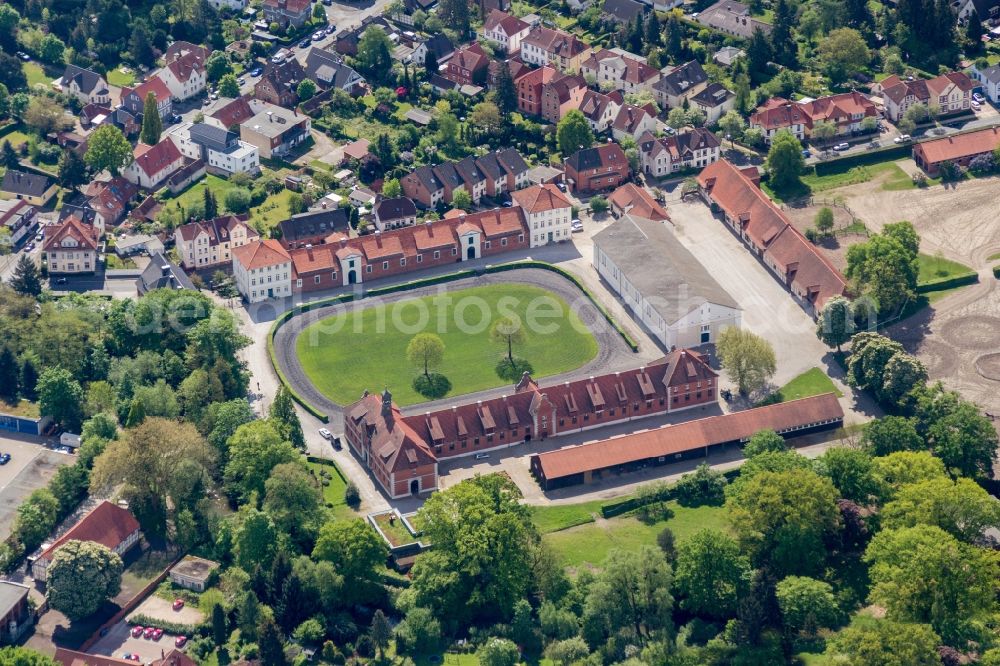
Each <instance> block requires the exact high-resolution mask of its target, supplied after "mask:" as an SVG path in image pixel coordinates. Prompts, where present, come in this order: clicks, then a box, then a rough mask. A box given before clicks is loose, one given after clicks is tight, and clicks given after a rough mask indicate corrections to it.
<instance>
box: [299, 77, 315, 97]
mask: <svg viewBox="0 0 1000 666" xmlns="http://www.w3.org/2000/svg"><path fill="white" fill-rule="evenodd" d="M295 94H296V95H298V97H299V101H300V102H305V101H306V100H310V99H312V98H313V96H315V95H316V84H315V83H314V82H313V80H312V79H302V80H301V81H299V85H298V86H296V88H295Z"/></svg>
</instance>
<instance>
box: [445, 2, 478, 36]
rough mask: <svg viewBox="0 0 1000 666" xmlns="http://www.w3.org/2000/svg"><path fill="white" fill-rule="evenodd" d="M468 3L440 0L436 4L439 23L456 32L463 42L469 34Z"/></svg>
mask: <svg viewBox="0 0 1000 666" xmlns="http://www.w3.org/2000/svg"><path fill="white" fill-rule="evenodd" d="M469 11H470V10H469V3H468V2H466V0H442V1H441V2H439V3H438V9H437V14H438V17H439V18H440V19H441V22H442V23H444V24H445V25H446V26H448V27H449V28H451V29H452V30H455V31H456V32H458V34H459V36H460V37H461V39H460V41H464V40H465V38H466V36H467V35H468V33H469V20H470V16H469Z"/></svg>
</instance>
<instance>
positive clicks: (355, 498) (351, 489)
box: [344, 481, 361, 509]
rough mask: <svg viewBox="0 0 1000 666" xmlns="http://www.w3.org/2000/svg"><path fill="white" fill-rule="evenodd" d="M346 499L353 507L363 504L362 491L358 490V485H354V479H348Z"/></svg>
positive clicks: (345, 489)
mask: <svg viewBox="0 0 1000 666" xmlns="http://www.w3.org/2000/svg"><path fill="white" fill-rule="evenodd" d="M344 501H345V502H347V506H349V507H351V508H352V509H357V508H358V507H359V506H361V493H360V492H358V487H357V486H356V485H354V482H353V481H348V482H347V487H346V488H344Z"/></svg>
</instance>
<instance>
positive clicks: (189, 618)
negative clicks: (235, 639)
mask: <svg viewBox="0 0 1000 666" xmlns="http://www.w3.org/2000/svg"><path fill="white" fill-rule="evenodd" d="M136 615H144V616H146V617H148V618H152V619H154V620H160V621H161V622H173V623H175V624H190V625H199V624H201V623H202V622H204V621H205V614H204V613H202V612H201V611H200V610H198V609H197V608H195V607H193V606H191V605H190V604H188V605H185V606H184V607H183V608H181V609H180V610H174V609H173V602H172V601H167V600H166V599H162V598H160V597H158V596H156V595H155V594H154V595H151V596H150V597H149V598H148V599H146V600H145V601H143V602H142V603H141V604H139V606H138V607H137V608H136V609H135V610H134V611H132V612H131V613H129V616H128V618H126V619H128V620H131V618H132V617H134V616H136Z"/></svg>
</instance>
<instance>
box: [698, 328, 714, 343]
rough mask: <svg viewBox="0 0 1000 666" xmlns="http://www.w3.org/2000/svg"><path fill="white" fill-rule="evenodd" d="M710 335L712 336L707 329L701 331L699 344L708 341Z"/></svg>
mask: <svg viewBox="0 0 1000 666" xmlns="http://www.w3.org/2000/svg"><path fill="white" fill-rule="evenodd" d="M711 337H712V334H711V333H709V332H708V331H702V333H701V344H705V343H707V342H709V340H710V338H711Z"/></svg>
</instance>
